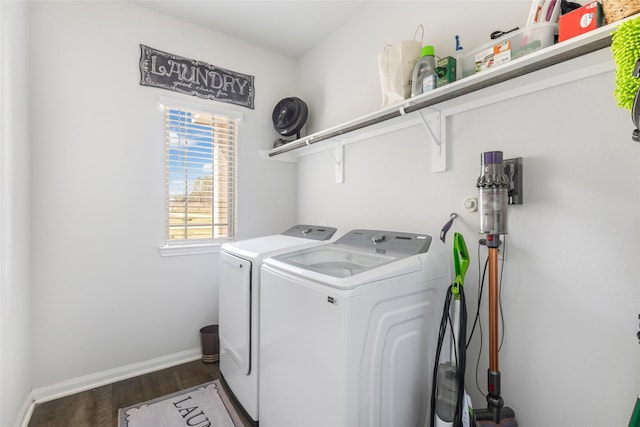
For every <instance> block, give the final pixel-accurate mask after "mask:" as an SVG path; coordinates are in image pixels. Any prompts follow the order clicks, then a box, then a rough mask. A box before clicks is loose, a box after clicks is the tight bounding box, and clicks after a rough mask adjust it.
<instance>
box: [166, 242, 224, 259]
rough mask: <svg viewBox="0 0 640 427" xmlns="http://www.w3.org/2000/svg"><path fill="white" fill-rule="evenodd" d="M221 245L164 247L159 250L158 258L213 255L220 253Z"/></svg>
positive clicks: (218, 243)
mask: <svg viewBox="0 0 640 427" xmlns="http://www.w3.org/2000/svg"><path fill="white" fill-rule="evenodd" d="M221 245H222V242H215V243H204V244H190V245H165V246H162V247H161V248H160V256H163V257H165V256H182V255H199V254H213V253H218V252H220V246H221Z"/></svg>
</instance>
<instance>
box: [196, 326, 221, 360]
mask: <svg viewBox="0 0 640 427" xmlns="http://www.w3.org/2000/svg"><path fill="white" fill-rule="evenodd" d="M200 344H201V345H202V361H203V362H207V363H211V362H217V361H218V360H219V359H220V341H219V338H218V325H209V326H205V327H204V328H202V329H200Z"/></svg>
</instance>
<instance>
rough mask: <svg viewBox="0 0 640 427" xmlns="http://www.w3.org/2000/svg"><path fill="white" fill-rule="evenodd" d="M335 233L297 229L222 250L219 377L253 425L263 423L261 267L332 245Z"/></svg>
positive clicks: (316, 228)
mask: <svg viewBox="0 0 640 427" xmlns="http://www.w3.org/2000/svg"><path fill="white" fill-rule="evenodd" d="M335 233H336V229H335V228H333V227H322V226H315V225H296V226H293V227H291V228H290V229H288V230H287V231H285V232H283V233H282V234H278V235H273V236H264V237H257V238H254V239H247V240H240V241H236V242H228V243H225V244H223V245H222V247H221V248H220V295H219V322H218V323H219V329H218V333H219V337H220V372H221V373H222V376H223V378H224V380H225V381H226V382H227V384H228V386H229V387H230V388H231V391H232V392H233V394H234V395H235V397H236V398H237V400H238V401H239V402H240V404H241V405H242V406H243V408H244V410H245V412H247V414H248V415H249V416H250V417H251V418H252V419H253V421H254V422H256V421H258V360H259V331H258V328H259V323H258V322H259V313H260V265H261V264H262V261H263V260H264V259H265V258H267V257H269V256H273V255H277V254H281V253H284V252H287V251H291V250H294V249H300V248H308V247H311V246H316V245H319V244H321V243H326V242H328V241H331V239H334V238H335V237H334V236H335ZM336 237H337V236H336Z"/></svg>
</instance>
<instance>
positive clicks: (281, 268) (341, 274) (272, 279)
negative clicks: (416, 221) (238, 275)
mask: <svg viewBox="0 0 640 427" xmlns="http://www.w3.org/2000/svg"><path fill="white" fill-rule="evenodd" d="M441 251H444V245H441V244H439V242H432V238H431V237H430V236H427V235H423V234H411V233H400V232H390V231H379V230H353V231H351V232H349V233H347V234H345V235H344V236H343V237H341V238H340V239H338V240H336V241H335V242H334V243H329V244H323V245H320V246H317V247H315V248H309V249H302V250H298V251H294V252H289V253H287V254H284V255H280V256H275V257H273V258H269V259H266V260H265V261H264V263H263V266H262V278H261V302H260V303H261V306H262V309H261V312H260V322H261V325H260V335H261V336H260V425H261V427H297V426H305V427H327V426H331V427H355V426H377V427H389V426H393V427H416V426H424V425H425V421H426V419H427V414H428V409H429V398H430V390H431V377H432V369H433V365H434V359H435V353H436V346H437V341H438V328H439V324H440V319H441V315H442V304H443V301H444V296H445V293H446V290H447V287H448V286H449V285H450V284H451V274H450V271H451V270H450V268H449V265H448V262H447V259H448V258H447V257H445V256H443V254H441V253H440V252H441Z"/></svg>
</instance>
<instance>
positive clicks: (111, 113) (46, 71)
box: [30, 1, 296, 388]
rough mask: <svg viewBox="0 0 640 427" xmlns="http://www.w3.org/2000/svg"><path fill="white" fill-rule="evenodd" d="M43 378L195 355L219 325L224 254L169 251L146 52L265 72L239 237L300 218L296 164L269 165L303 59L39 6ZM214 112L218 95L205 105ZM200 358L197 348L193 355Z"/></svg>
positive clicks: (36, 333)
mask: <svg viewBox="0 0 640 427" xmlns="http://www.w3.org/2000/svg"><path fill="white" fill-rule="evenodd" d="M31 12H32V17H31V18H32V19H31V22H30V28H31V32H30V35H31V55H32V56H31V61H32V64H31V73H30V77H31V78H30V83H31V97H30V104H31V116H30V118H31V122H30V125H31V130H32V136H33V140H32V144H33V145H32V148H33V149H32V152H33V155H32V158H31V162H32V163H31V171H32V176H31V178H32V183H33V185H32V190H33V191H32V206H33V210H32V212H33V221H32V223H33V229H32V235H33V240H32V242H33V253H32V255H33V258H32V271H33V293H32V311H33V326H32V331H33V335H32V337H33V346H32V353H33V379H32V385H33V386H34V387H36V388H38V387H44V386H50V385H55V384H56V383H59V382H61V381H69V380H71V381H72V380H73V379H74V378H77V377H82V376H86V375H91V374H94V373H98V372H103V371H106V370H109V369H112V368H118V367H121V366H125V365H129V364H135V363H139V362H143V361H146V360H150V359H154V358H158V357H163V356H167V355H171V354H174V353H179V352H183V351H188V350H194V352H195V353H194V354H197V352H199V345H200V344H199V335H198V330H199V328H200V327H202V326H204V325H207V324H212V323H217V320H218V299H217V268H218V257H217V254H207V255H192V256H179V257H160V255H159V251H158V248H159V247H160V246H161V245H162V244H163V238H164V219H163V200H164V199H163V197H164V195H163V173H164V170H163V148H164V142H163V131H162V113H161V110H160V108H159V106H158V100H159V97H160V96H170V97H177V98H181V99H187V100H190V101H195V102H198V99H196V98H193V97H188V96H181V95H180V94H177V93H174V92H168V91H164V90H161V89H156V88H150V87H146V86H140V85H139V80H140V74H139V65H138V63H139V58H140V48H139V44H141V43H142V44H145V45H148V46H151V47H153V48H156V49H160V50H163V51H167V52H170V53H175V54H177V55H181V56H185V57H189V58H194V59H198V60H202V61H205V62H208V63H210V64H214V65H217V66H220V67H224V68H227V69H231V70H234V71H239V72H242V73H246V74H251V75H254V76H255V88H256V98H255V110H250V109H245V108H242V107H238V106H235V107H234V106H231V105H229V104H219V105H220V106H222V107H224V108H235V109H238V110H240V111H242V113H244V117H245V118H244V121H243V122H242V123H241V128H240V141H239V164H240V170H239V173H240V177H239V190H238V191H239V212H240V214H239V234H240V237H241V238H242V237H252V236H256V235H261V234H270V233H276V232H280V231H282V230H283V229H285V228H287V227H288V226H290V225H291V224H292V223H293V221H294V219H295V189H296V184H295V175H294V174H295V166H293V165H289V164H282V163H277V162H270V161H266V160H264V159H262V158H260V156H259V154H258V149H259V148H269V147H270V145H271V144H272V141H273V139H274V137H275V132H274V131H273V128H272V125H271V112H272V109H273V106H274V105H275V104H276V102H277V101H278V100H279V99H281V98H283V97H285V96H290V88H291V86H290V82H291V81H294V80H295V71H296V63H295V61H293V60H292V59H289V58H285V57H282V56H279V55H276V54H273V53H270V52H268V51H265V50H262V49H258V48H256V47H253V46H250V45H247V44H244V43H241V42H238V41H236V40H233V39H230V38H228V37H225V36H223V35H220V34H216V33H213V32H211V31H207V30H205V29H202V28H199V27H196V26H192V25H189V24H186V23H183V22H180V21H177V20H175V19H170V18H167V17H164V16H162V15H160V14H157V13H155V12H151V11H149V10H147V9H144V8H141V7H139V6H137V5H133V4H129V3H125V2H75V1H70V2H64V1H63V2H58V1H56V2H48V1H46V2H45V1H43V2H33V3H32V7H31ZM200 102H204V103H209V104H210V103H212V102H213V101H200ZM196 351H197V352H196Z"/></svg>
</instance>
